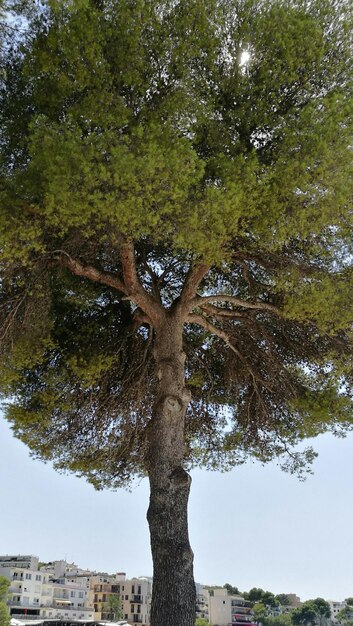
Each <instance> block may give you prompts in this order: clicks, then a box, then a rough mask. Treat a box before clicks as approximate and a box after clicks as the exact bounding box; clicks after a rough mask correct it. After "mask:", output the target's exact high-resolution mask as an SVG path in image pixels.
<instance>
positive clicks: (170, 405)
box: [162, 396, 184, 417]
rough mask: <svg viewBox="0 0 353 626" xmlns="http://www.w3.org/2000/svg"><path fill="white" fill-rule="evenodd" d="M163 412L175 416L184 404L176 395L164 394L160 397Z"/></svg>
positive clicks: (181, 410) (182, 408)
mask: <svg viewBox="0 0 353 626" xmlns="http://www.w3.org/2000/svg"><path fill="white" fill-rule="evenodd" d="M162 406H163V413H166V414H167V415H168V416H170V417H175V416H177V415H178V414H179V413H182V412H183V410H184V404H183V401H182V399H181V398H179V397H178V396H165V397H164V398H163V399H162Z"/></svg>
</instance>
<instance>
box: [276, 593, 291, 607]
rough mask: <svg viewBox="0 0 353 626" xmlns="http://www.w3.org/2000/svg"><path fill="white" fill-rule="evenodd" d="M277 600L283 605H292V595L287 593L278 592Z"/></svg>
mask: <svg viewBox="0 0 353 626" xmlns="http://www.w3.org/2000/svg"><path fill="white" fill-rule="evenodd" d="M276 600H277V601H278V602H279V603H280V605H281V606H290V605H291V600H290V597H289V596H288V594H286V593H278V594H277V595H276Z"/></svg>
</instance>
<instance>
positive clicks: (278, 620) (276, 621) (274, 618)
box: [264, 613, 292, 626]
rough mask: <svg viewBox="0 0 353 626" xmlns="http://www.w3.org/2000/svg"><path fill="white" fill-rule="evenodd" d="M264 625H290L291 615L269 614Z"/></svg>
mask: <svg viewBox="0 0 353 626" xmlns="http://www.w3.org/2000/svg"><path fill="white" fill-rule="evenodd" d="M264 626H292V619H291V615H290V614H288V613H283V614H282V615H269V616H268V617H267V618H266V620H265V624H264Z"/></svg>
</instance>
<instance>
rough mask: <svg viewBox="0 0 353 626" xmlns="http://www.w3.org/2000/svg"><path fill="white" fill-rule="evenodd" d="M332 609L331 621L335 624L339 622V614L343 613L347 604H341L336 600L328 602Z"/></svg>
mask: <svg viewBox="0 0 353 626" xmlns="http://www.w3.org/2000/svg"><path fill="white" fill-rule="evenodd" d="M327 602H328V603H329V605H330V609H331V619H332V621H333V622H337V613H339V612H340V611H342V609H344V608H345V606H346V602H344V601H343V602H339V601H336V600H327Z"/></svg>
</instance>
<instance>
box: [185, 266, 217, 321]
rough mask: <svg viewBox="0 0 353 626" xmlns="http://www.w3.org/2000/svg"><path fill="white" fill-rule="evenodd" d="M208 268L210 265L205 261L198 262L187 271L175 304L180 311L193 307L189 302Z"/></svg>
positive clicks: (186, 310)
mask: <svg viewBox="0 0 353 626" xmlns="http://www.w3.org/2000/svg"><path fill="white" fill-rule="evenodd" d="M209 269H210V266H209V265H207V264H206V263H198V264H197V265H195V266H194V267H191V268H190V270H189V271H188V273H187V276H186V279H185V282H184V285H183V288H182V291H181V294H180V298H179V301H178V305H177V306H178V308H179V309H180V310H181V311H182V312H187V313H189V311H191V309H192V308H193V306H192V305H191V302H192V301H193V299H194V298H195V295H196V290H197V288H198V286H199V285H200V282H201V281H202V279H203V278H204V276H205V275H206V274H207V272H208V270H209Z"/></svg>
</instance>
